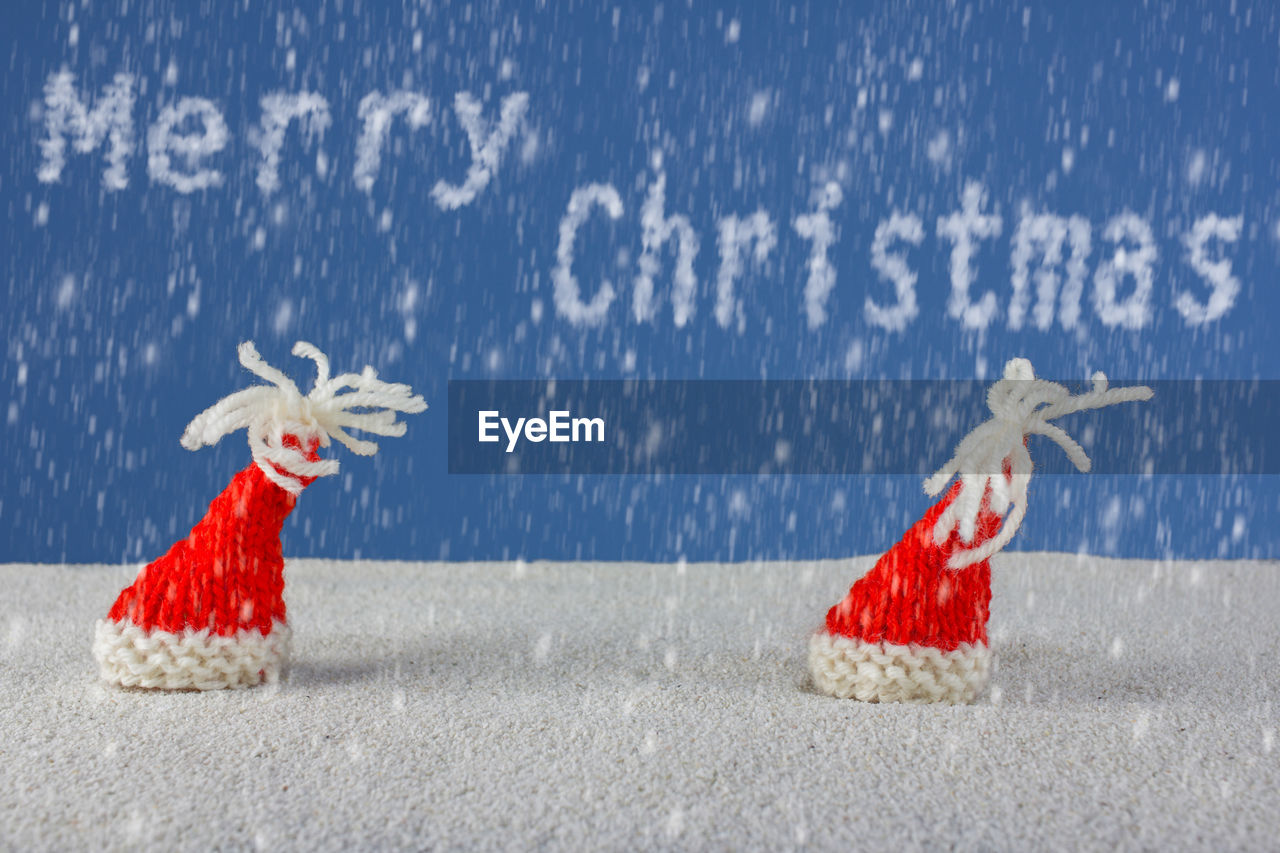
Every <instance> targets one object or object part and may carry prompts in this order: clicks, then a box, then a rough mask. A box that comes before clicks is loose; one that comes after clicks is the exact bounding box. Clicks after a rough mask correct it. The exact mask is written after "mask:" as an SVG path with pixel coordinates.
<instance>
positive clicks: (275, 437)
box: [182, 341, 427, 495]
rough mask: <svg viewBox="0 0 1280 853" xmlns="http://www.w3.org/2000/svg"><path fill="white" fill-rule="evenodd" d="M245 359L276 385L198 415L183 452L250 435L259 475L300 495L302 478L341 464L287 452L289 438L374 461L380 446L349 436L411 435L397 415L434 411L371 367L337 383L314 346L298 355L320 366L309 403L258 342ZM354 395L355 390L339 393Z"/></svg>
mask: <svg viewBox="0 0 1280 853" xmlns="http://www.w3.org/2000/svg"><path fill="white" fill-rule="evenodd" d="M239 353H240V363H241V364H242V365H244V366H245V367H246V368H247V369H248V370H250V371H252V372H253V373H254V374H256V375H257V376H259V377H261V378H263V379H265V380H267V381H268V382H270V383H272V384H271V385H255V386H254V387H252V388H246V389H244V390H243V391H237V392H236V393H234V394H231V395H230V396H228V397H224V398H223V399H221V400H219V401H218V402H217V403H215V404H214V405H212V406H210V407H209V408H207V409H205V410H204V411H203V412H201V413H200V414H198V415H196V417H195V419H194V420H192V421H191V423H190V424H188V425H187V428H186V430H185V431H184V432H183V433H182V446H183V447H185V448H186V449H187V450H199V449H200V448H201V447H207V446H210V445H214V444H217V443H218V441H219V439H221V438H222V437H223V436H224V435H227V434H229V433H232V432H235V431H236V430H238V429H241V428H244V429H246V430H248V433H249V447H250V449H251V450H252V451H253V461H254V462H255V463H257V466H258V468H259V469H260V470H261V471H262V473H263V474H264V475H265V476H266V477H267V479H269V480H271V482H273V483H275V484H276V485H277V486H279V487H280V488H282V489H284V490H285V491H287V492H289V493H291V494H294V495H296V494H298V493H299V492H301V491H302V489H303V485H302V480H301V478H303V477H327V476H330V475H332V474H336V473H338V461H337V460H336V459H321V460H320V461H318V462H311V461H309V460H308V459H307V457H306V452H305V450H304V449H299V448H294V447H287V446H285V444H284V437H285V436H286V435H293V436H294V437H296V438H297V439H298V441H299V442H301V443H302V445H303V447H304V448H305V447H306V445H307V444H309V443H310V441H311V440H312V439H319V441H320V446H321V447H328V446H329V441H330V440H331V439H337V440H338V441H339V442H340V443H342V444H344V445H346V446H347V447H348V448H349V449H351V450H352V451H354V452H355V453H358V454H360V455H361V456H372V455H373V454H374V453H377V452H378V445H377V444H375V443H373V442H372V441H366V440H363V439H358V438H354V437H352V436H351V435H349V434H348V433H347V432H346V430H347V429H357V430H361V431H363V432H369V433H373V434H374V435H387V436H400V435H404V431H405V425H404V423H403V422H401V421H397V420H396V413H397V412H405V413H408V414H413V413H416V412H421V411H423V410H424V409H426V408H427V404H426V402H425V401H424V400H423V399H422V397H419V396H415V395H414V393H413V389H412V388H410V387H409V386H408V385H400V384H395V383H390V382H383V381H382V380H381V379H379V378H378V374H377V373H375V372H374V370H373V368H372V367H365V369H364V371H363V372H362V373H344V374H342V375H341V376H335V377H333V378H330V377H329V358H328V356H326V355H325V354H324V353H322V352H321V351H320V350H318V349H317V348H316V347H314V346H312V345H311V344H309V343H307V342H306V341H298V342H297V343H296V344H294V345H293V354H294V355H296V356H302V357H304V358H309V359H311V360H312V361H314V362H315V363H316V373H317V375H316V381H315V384H314V385H313V386H312V388H311V393H309V394H307V395H306V396H305V397H304V396H302V392H300V391H299V390H298V386H297V385H295V384H294V383H293V380H292V379H290V378H289V377H288V376H285V375H284V373H282V372H281V371H279V370H277V369H276V368H274V367H272V366H271V365H269V364H267V363H266V362H265V361H263V360H262V356H260V355H258V350H257V349H255V348H254V346H253V342H252V341H245V342H244V343H242V344H240V347H239ZM346 388H350V389H352V390H351V391H348V392H345V393H339V392H342V391H343V389H346ZM352 409H362V410H371V411H359V412H357V411H352ZM279 469H282V470H283V471H284V472H286V473H283V474H282V473H281V470H279Z"/></svg>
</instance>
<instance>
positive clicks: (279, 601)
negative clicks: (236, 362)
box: [93, 341, 426, 690]
mask: <svg viewBox="0 0 1280 853" xmlns="http://www.w3.org/2000/svg"><path fill="white" fill-rule="evenodd" d="M293 352H294V354H295V355H300V356H305V357H308V358H311V359H313V360H314V361H315V362H316V365H317V367H318V369H319V376H318V377H317V379H316V383H315V387H314V388H313V389H312V391H311V393H310V394H308V395H307V396H306V397H303V396H302V394H301V393H300V392H299V391H298V389H297V386H296V385H294V384H293V382H292V381H291V380H290V379H288V378H287V377H286V376H285V375H284V374H283V373H281V372H280V371H278V370H275V369H274V368H272V367H270V366H269V365H267V364H266V363H265V362H263V361H262V358H261V357H260V356H259V355H258V353H257V351H256V350H255V349H254V347H253V344H252V343H244V344H241V345H240V363H241V364H243V365H244V366H245V367H246V368H248V369H249V370H251V371H253V372H254V373H255V374H257V375H258V376H260V377H262V378H264V379H267V380H269V381H270V382H272V383H274V387H272V386H270V385H258V386H255V387H253V388H249V389H246V390H244V391H240V392H238V393H236V394H233V395H231V396H230V397H227V398H226V399H224V400H222V401H221V402H219V403H217V404H216V405H214V406H213V407H212V408H210V409H208V410H206V411H205V412H203V413H202V414H200V415H199V416H198V417H196V419H195V420H193V421H192V422H191V424H190V425H189V426H188V427H187V429H186V432H184V433H183V436H182V444H183V446H184V447H186V448H187V449H189V450H197V449H199V448H200V447H204V446H206V445H210V444H213V443H215V442H217V441H218V440H219V439H220V438H221V437H222V436H223V435H226V434H227V433H229V432H233V431H234V430H237V429H240V428H241V427H245V428H246V429H247V430H248V432H249V444H250V447H252V448H253V456H254V462H253V464H251V465H250V466H249V467H247V468H245V469H244V470H243V471H241V472H240V473H238V474H236V476H235V477H234V478H233V479H232V480H231V484H230V485H228V486H227V488H226V489H224V490H223V492H222V494H220V495H218V497H216V498H214V500H213V503H212V504H210V505H209V511H208V512H207V513H206V514H205V517H204V518H203V519H202V520H201V521H200V523H199V524H197V525H196V526H195V527H194V528H192V530H191V534H190V535H189V536H187V538H186V539H183V540H181V541H180V542H177V543H175V544H174V545H173V547H172V548H170V549H169V551H168V553H166V554H165V555H164V556H163V557H161V558H159V559H158V560H155V561H154V562H152V563H150V564H148V565H147V566H145V567H144V568H143V569H142V571H141V572H139V574H138V578H137V580H136V581H134V583H133V585H132V586H129V587H127V588H126V589H125V590H124V591H123V592H121V593H120V596H119V598H117V599H116V603H115V605H114V606H113V607H112V608H111V611H110V612H109V614H108V615H107V618H106V619H105V620H99V621H98V624H97V630H96V637H95V640H94V644H93V651H94V656H95V657H96V658H97V659H98V664H99V667H100V669H101V672H102V676H103V678H105V679H106V680H108V681H110V682H113V683H116V684H120V685H123V686H125V687H158V688H166V689H196V690H212V689H217V688H222V687H249V686H252V685H254V684H258V683H260V682H262V681H275V680H276V679H277V678H278V677H279V675H280V672H281V669H282V667H283V665H284V663H285V661H286V660H287V658H288V653H289V627H288V624H287V622H286V620H285V605H284V597H283V593H284V558H283V555H282V552H281V546H280V530H281V528H282V526H283V525H284V520H285V517H286V516H288V514H289V513H290V512H291V511H292V510H293V507H294V503H295V502H296V500H297V496H298V494H299V493H300V492H301V491H302V490H303V489H304V488H306V487H307V486H308V485H310V484H311V483H312V482H314V481H315V480H316V478H318V477H323V476H328V475H331V474H334V473H336V472H337V470H338V463H337V462H336V461H334V460H324V459H321V458H320V456H319V454H318V452H317V451H318V449H319V448H320V447H325V446H328V444H329V441H330V439H331V438H333V439H337V440H338V441H340V442H341V443H343V444H345V445H346V446H347V447H349V448H351V449H352V450H354V451H355V452H356V453H359V454H361V455H366V456H367V455H370V454H372V453H375V452H376V451H377V449H378V447H377V445H376V444H374V443H373V442H370V441H361V440H359V439H355V438H352V437H351V436H350V435H348V434H347V433H346V432H345V431H344V427H345V428H355V429H359V430H363V431H366V432H371V433H374V434H377V435H403V434H404V430H405V426H404V424H403V423H400V422H397V421H396V420H395V413H396V412H420V411H422V410H423V409H425V408H426V404H425V403H424V402H423V400H422V398H421V397H415V396H413V393H412V391H411V389H410V388H409V386H407V385H393V384H389V383H386V382H382V381H381V380H379V379H378V378H377V375H376V374H375V373H374V372H373V370H372V369H371V368H368V367H366V368H365V370H364V373H361V374H354V373H350V374H345V375H343V376H338V377H335V378H333V379H330V378H329V361H328V359H327V358H326V357H325V355H324V354H323V353H321V352H320V351H319V350H317V349H316V348H315V347H313V346H312V345H310V344H308V343H305V342H302V341H300V342H298V344H297V345H295V346H294V348H293ZM344 388H351V389H353V392H352V393H345V394H340V393H339V392H340V391H341V390H342V389H344ZM353 407H358V408H360V409H363V410H372V411H361V412H351V411H349V410H350V409H351V408H353Z"/></svg>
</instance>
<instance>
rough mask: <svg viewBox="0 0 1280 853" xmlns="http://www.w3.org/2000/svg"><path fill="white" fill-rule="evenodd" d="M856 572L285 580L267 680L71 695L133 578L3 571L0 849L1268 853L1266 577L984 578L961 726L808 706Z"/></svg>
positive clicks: (1119, 569) (1155, 571)
mask: <svg viewBox="0 0 1280 853" xmlns="http://www.w3.org/2000/svg"><path fill="white" fill-rule="evenodd" d="M871 562H872V560H871V559H869V558H862V559H855V560H843V561H825V562H810V563H762V564H737V565H702V564H693V565H688V566H679V565H650V564H585V563H576V564H575V563H556V564H545V563H532V564H527V565H525V564H519V563H485V564H461V563H373V562H361V563H352V562H322V561H303V560H300V561H295V562H291V563H290V565H289V567H288V569H287V578H288V589H287V592H286V594H287V596H288V600H289V608H290V617H291V622H292V624H293V627H294V657H293V661H294V664H293V668H292V671H291V673H290V675H289V677H288V678H287V680H285V681H284V682H282V683H281V684H280V685H278V686H273V687H267V688H258V689H254V690H250V691H244V692H221V693H206V694H199V693H179V694H157V693H148V692H141V691H122V690H118V689H115V688H110V687H107V686H105V685H104V684H102V683H100V682H99V681H98V680H97V676H96V670H95V665H94V662H93V660H92V658H91V655H90V651H89V646H90V640H91V637H92V633H93V622H94V620H95V619H97V618H98V617H100V616H103V615H105V613H106V611H107V608H108V607H109V606H110V604H111V602H112V601H113V600H114V597H115V595H116V593H117V592H118V591H119V590H120V589H121V588H122V587H124V586H125V585H127V584H128V583H130V582H131V581H132V580H133V578H134V575H135V573H136V567H122V566H47V565H38V566H29V565H3V566H0V589H3V590H4V594H3V596H0V598H2V600H3V602H4V606H3V608H2V610H0V732H2V733H3V734H2V736H0V848H4V849H15V850H41V849H64V850H65V849H77V848H79V849H83V848H89V847H92V848H95V849H97V848H104V849H107V848H113V849H124V848H152V849H161V848H162V849H168V850H204V849H210V848H219V849H235V848H255V847H259V848H261V847H269V848H275V849H306V850H338V849H380V848H399V847H405V848H418V849H421V848H427V847H433V848H434V847H451V848H467V849H501V848H507V849H527V848H529V847H540V848H550V849H571V850H580V849H638V848H639V849H649V848H683V849H735V850H744V849H759V848H767V849H790V848H814V849H836V848H843V849H872V848H885V849H904V850H908V849H919V848H924V847H939V846H942V847H954V848H957V849H1022V850H1027V849H1048V848H1073V849H1082V848H1086V849H1087V848H1092V849H1100V848H1106V849H1111V848H1115V847H1119V848H1129V849H1135V848H1145V849H1197V848H1198V849H1216V850H1229V849H1268V848H1269V849H1275V844H1276V843H1277V841H1276V839H1277V836H1278V835H1280V748H1277V745H1276V738H1277V728H1278V727H1280V563H1275V562H1271V563H1262V562H1219V563H1214V562H1198V563H1190V562H1178V563H1169V562H1164V563H1160V562H1148V561H1117V560H1103V559H1095V558H1089V557H1081V558H1078V557H1075V556H1072V555H1058V554H1007V555H1000V556H998V557H996V559H995V561H994V562H995V598H994V601H993V612H992V620H991V629H992V637H993V641H994V647H995V651H996V654H997V659H998V669H997V672H996V674H995V676H994V678H993V681H992V685H991V687H990V688H989V689H988V691H987V693H986V694H985V695H984V696H983V698H982V700H981V701H980V702H979V703H978V704H977V705H973V706H967V707H939V706H924V707H919V706H914V707H912V706H880V705H867V704H862V703H858V702H854V701H842V700H837V699H831V698H827V697H825V696H821V695H816V694H815V693H813V692H810V690H808V689H807V688H806V686H805V682H806V674H805V673H806V670H805V657H804V656H805V641H806V637H807V634H808V632H809V631H810V630H811V629H812V628H814V627H815V626H816V625H818V624H819V623H820V621H821V619H822V617H823V615H824V614H825V612H826V610H827V608H828V607H829V606H830V605H832V604H833V603H834V602H835V601H836V600H837V599H838V598H839V597H840V596H841V595H843V593H844V592H845V591H846V590H847V588H848V586H849V584H850V583H851V582H852V581H853V580H854V579H855V578H856V577H857V576H858V575H859V574H861V572H863V571H865V570H866V569H867V568H868V567H869V566H870V564H871Z"/></svg>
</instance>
